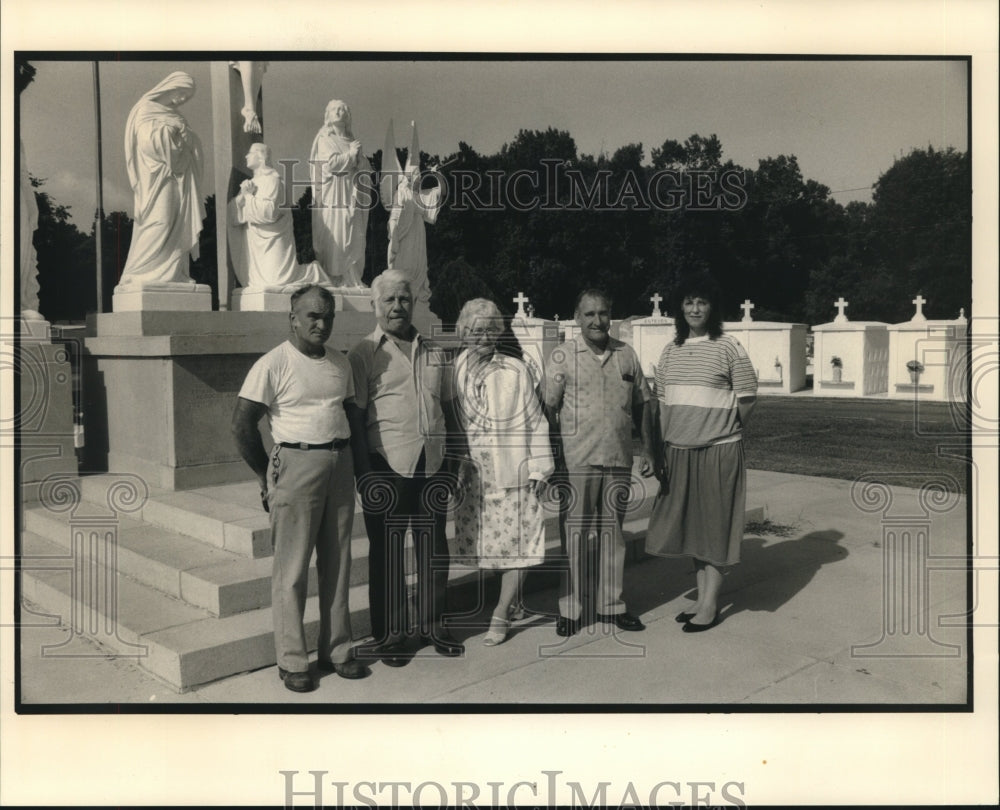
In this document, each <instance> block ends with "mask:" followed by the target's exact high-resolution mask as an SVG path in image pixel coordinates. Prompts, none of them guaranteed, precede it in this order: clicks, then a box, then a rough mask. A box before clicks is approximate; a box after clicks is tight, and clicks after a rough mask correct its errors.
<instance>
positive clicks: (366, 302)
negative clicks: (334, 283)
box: [330, 287, 375, 312]
mask: <svg viewBox="0 0 1000 810" xmlns="http://www.w3.org/2000/svg"><path fill="white" fill-rule="evenodd" d="M330 291H331V292H332V293H333V294H334V295H335V296H336V297H337V311H338V312H340V311H344V312H374V311H375V307H374V305H373V304H372V291H371V290H370V289H368V287H333V288H331V290H330Z"/></svg>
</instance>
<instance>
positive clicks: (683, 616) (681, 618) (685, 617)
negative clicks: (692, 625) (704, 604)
mask: <svg viewBox="0 0 1000 810" xmlns="http://www.w3.org/2000/svg"><path fill="white" fill-rule="evenodd" d="M694 616H695V614H693V613H678V614H677V615H676V616H674V621H675V622H677V623H678V624H684V622H689V621H691V619H693V618H694Z"/></svg>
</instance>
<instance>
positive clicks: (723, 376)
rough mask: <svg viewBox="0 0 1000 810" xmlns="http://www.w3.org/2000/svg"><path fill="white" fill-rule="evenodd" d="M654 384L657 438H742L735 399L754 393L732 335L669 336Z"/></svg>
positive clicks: (688, 441) (678, 442) (687, 441)
mask: <svg viewBox="0 0 1000 810" xmlns="http://www.w3.org/2000/svg"><path fill="white" fill-rule="evenodd" d="M656 389H657V391H658V392H659V398H660V400H661V401H662V402H663V404H664V405H665V406H666V408H665V409H663V411H662V412H661V413H662V418H661V431H662V435H663V440H664V441H665V442H667V443H668V444H669V445H671V446H672V447H679V448H694V447H707V446H709V445H713V444H724V443H726V442H735V441H739V440H740V439H741V438H742V437H743V425H742V424H741V423H740V418H739V408H738V407H737V403H738V400H740V399H751V398H753V397H755V396H756V394H757V374H756V373H755V372H754V369H753V365H752V364H751V362H750V358H749V357H747V353H746V351H745V350H744V348H743V346H741V345H740V342H739V341H738V340H736V338H734V337H732V336H730V335H721V336H719V337H718V338H715V339H714V340H712V339H710V338H709V337H708V336H707V335H704V336H702V337H696V338H692V337H689V338H688V339H687V340H685V341H684V343H683V345H681V346H678V345H677V344H676V343H674V342H673V341H671V342H670V343H668V344H667V345H666V346H665V347H664V349H663V353H662V354H661V355H660V361H659V363H658V364H657V366H656Z"/></svg>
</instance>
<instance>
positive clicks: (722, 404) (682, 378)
mask: <svg viewBox="0 0 1000 810" xmlns="http://www.w3.org/2000/svg"><path fill="white" fill-rule="evenodd" d="M673 301H674V306H673V308H672V311H673V313H674V315H675V319H676V331H677V334H676V337H675V338H674V340H673V341H672V342H671V343H668V344H667V346H666V348H664V350H663V353H662V354H661V355H660V360H659V363H658V364H657V367H656V388H657V395H658V398H659V431H660V438H661V439H662V445H661V447H660V456H659V458H658V464H657V466H658V471H659V473H660V480H661V481H662V482H663V484H664V486H663V490H662V492H663V495H662V496H661V497H659V498H658V499H657V501H656V503H655V505H654V507H653V513H652V515H651V516H650V520H649V530H648V533H647V537H646V551H647V552H649V553H651V554H659V555H662V556H667V557H671V556H689V557H691V558H693V560H694V566H695V575H696V581H697V587H698V596H697V599H696V601H695V603H694V604H693V605H691V606H690V607H689V608H687V609H686V610H685V611H684V612H682V613H681V614H679V615H678V616H677V621H678V622H683V624H684V628H683V629H684V632H686V633H697V632H701V631H704V630H708V629H710V628H712V627H714V626H715V625H716V624H718V621H719V610H718V595H719V589H720V587H721V585H722V575H723V570H724V569H725V567H726V566H729V565H733V564H734V563H737V562H739V560H740V543H741V542H742V540H743V530H744V524H745V509H746V469H745V466H744V461H743V427H744V426H745V425H746V422H747V418H748V417H749V415H750V411H751V410H752V409H753V406H754V403H755V401H756V396H757V377H756V374H755V373H754V370H753V366H752V365H751V364H750V360H749V358H748V357H747V354H746V351H744V349H743V347H742V346H741V345H740V343H739V341H737V340H736V339H735V338H733V337H731V336H729V335H725V334H723V332H722V309H721V294H720V290H719V288H718V285H717V284H716V283H715V281H714V279H712V277H711V276H709V275H708V274H700V275H697V276H692V277H690V278H687V279H683V280H682V281H681V283H680V284H679V285H678V287H677V289H676V290H675V294H674V297H673ZM678 316H680V317H678Z"/></svg>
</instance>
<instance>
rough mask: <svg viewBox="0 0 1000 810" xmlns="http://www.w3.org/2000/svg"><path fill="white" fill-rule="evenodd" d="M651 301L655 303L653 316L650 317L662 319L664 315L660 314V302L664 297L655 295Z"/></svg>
mask: <svg viewBox="0 0 1000 810" xmlns="http://www.w3.org/2000/svg"><path fill="white" fill-rule="evenodd" d="M649 300H650V301H652V302H653V314H652V315H651V316H650V317H651V318H662V317H663V313H662V312H660V301H662V300H663V296H661V295H660V294H659V293H653V297H652V298H650V299H649Z"/></svg>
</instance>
